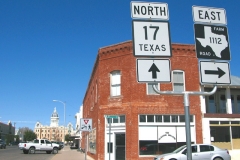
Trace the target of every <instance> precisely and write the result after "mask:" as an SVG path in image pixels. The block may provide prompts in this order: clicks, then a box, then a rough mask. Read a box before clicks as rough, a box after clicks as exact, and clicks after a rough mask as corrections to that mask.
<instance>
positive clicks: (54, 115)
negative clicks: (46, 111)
mask: <svg viewBox="0 0 240 160" xmlns="http://www.w3.org/2000/svg"><path fill="white" fill-rule="evenodd" d="M52 117H58V113H57V110H56V107H55V108H54V111H53V114H52Z"/></svg>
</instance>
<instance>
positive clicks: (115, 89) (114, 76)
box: [110, 71, 121, 96]
mask: <svg viewBox="0 0 240 160" xmlns="http://www.w3.org/2000/svg"><path fill="white" fill-rule="evenodd" d="M110 83H111V89H110V95H111V96H120V95H121V74H120V71H113V72H111V75H110Z"/></svg>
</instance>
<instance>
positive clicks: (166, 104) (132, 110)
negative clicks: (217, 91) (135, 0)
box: [83, 41, 202, 160]
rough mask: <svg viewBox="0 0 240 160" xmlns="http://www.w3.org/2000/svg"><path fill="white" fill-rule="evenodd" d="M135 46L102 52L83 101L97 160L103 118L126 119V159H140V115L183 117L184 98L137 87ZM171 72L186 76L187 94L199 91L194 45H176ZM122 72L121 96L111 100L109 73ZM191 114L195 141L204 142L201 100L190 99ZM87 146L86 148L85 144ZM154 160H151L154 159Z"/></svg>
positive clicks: (101, 153) (163, 87) (101, 156)
mask: <svg viewBox="0 0 240 160" xmlns="http://www.w3.org/2000/svg"><path fill="white" fill-rule="evenodd" d="M132 52H133V51H132V42H131V41H127V42H123V43H119V44H116V45H112V46H108V47H104V48H101V49H100V50H99V52H98V56H97V58H96V62H95V65H94V67H93V71H92V75H91V78H90V80H89V84H88V88H87V91H86V94H85V97H84V101H83V117H84V118H92V119H93V128H96V129H97V154H96V155H92V154H91V155H90V156H92V157H93V158H94V159H99V160H101V159H104V152H105V151H104V145H105V144H104V137H105V136H104V135H105V133H104V131H105V124H104V115H106V114H108V115H110V114H113V115H114V114H115V115H116V114H122V115H125V116H126V158H127V159H149V158H139V153H138V152H139V146H138V115H139V114H184V104H183V101H184V99H183V96H175V95H174V96H173V95H147V94H146V93H147V91H146V84H145V83H144V84H143V83H138V82H137V77H136V57H134V56H133V53H132ZM170 62H171V70H183V71H184V72H185V85H186V86H185V88H186V91H199V73H198V59H197V58H196V53H195V47H194V45H184V44H173V45H172V57H171V58H170ZM114 70H120V71H121V96H119V97H115V98H112V97H110V72H112V71H114ZM162 90H164V91H172V83H165V84H161V91H162ZM189 102H190V103H189V104H190V114H193V115H195V118H196V122H197V123H196V132H197V133H196V134H197V135H196V141H197V143H201V142H202V122H201V110H200V100H199V96H190V97H189ZM83 145H84V144H83ZM151 159H152V158H151Z"/></svg>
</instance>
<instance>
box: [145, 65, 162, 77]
mask: <svg viewBox="0 0 240 160" xmlns="http://www.w3.org/2000/svg"><path fill="white" fill-rule="evenodd" d="M148 72H152V78H153V79H156V78H157V72H160V70H159V69H158V68H157V66H156V65H155V64H154V63H153V64H152V66H151V67H150V69H149V70H148Z"/></svg>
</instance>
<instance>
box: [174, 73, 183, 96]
mask: <svg viewBox="0 0 240 160" xmlns="http://www.w3.org/2000/svg"><path fill="white" fill-rule="evenodd" d="M173 90H174V91H178V92H182V91H185V86H184V72H183V71H173Z"/></svg>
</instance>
